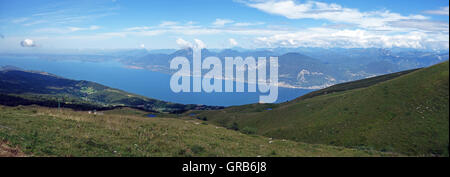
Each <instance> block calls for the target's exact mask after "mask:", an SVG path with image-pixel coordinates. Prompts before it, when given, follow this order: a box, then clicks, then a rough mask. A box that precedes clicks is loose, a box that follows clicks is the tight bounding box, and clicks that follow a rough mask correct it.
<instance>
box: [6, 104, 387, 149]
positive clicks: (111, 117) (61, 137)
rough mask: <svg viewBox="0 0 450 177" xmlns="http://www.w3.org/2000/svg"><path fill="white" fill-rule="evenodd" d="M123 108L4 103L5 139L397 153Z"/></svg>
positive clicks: (24, 143) (21, 143)
mask: <svg viewBox="0 0 450 177" xmlns="http://www.w3.org/2000/svg"><path fill="white" fill-rule="evenodd" d="M143 115H145V112H141V111H137V110H131V109H121V110H113V111H108V112H105V113H104V114H103V115H93V114H88V113H87V112H78V111H73V110H69V109H63V110H61V111H58V110H57V109H53V108H44V107H38V106H26V107H24V106H18V107H5V106H0V125H1V126H0V140H1V141H3V142H9V144H10V145H11V146H14V147H20V149H21V150H22V151H23V152H25V153H26V154H28V155H31V156H131V157H133V156H253V157H255V156H392V155H396V154H387V153H381V152H376V151H363V150H355V149H347V148H341V147H334V146H326V145H311V144H305V143H299V142H293V141H288V140H272V139H269V138H267V137H262V136H256V135H246V134H241V133H239V132H237V131H232V130H228V129H225V128H221V127H216V126H214V125H208V124H206V123H204V122H203V123H202V122H200V121H197V120H193V119H188V118H184V119H172V118H146V117H144V116H143Z"/></svg>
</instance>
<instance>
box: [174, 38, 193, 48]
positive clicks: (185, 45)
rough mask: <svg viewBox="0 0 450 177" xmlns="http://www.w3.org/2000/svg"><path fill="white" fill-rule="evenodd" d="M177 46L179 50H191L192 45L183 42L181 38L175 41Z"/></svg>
mask: <svg viewBox="0 0 450 177" xmlns="http://www.w3.org/2000/svg"><path fill="white" fill-rule="evenodd" d="M176 42H177V45H178V46H180V48H183V49H186V48H192V43H190V42H188V41H185V40H184V39H182V38H178V39H177V41H176Z"/></svg>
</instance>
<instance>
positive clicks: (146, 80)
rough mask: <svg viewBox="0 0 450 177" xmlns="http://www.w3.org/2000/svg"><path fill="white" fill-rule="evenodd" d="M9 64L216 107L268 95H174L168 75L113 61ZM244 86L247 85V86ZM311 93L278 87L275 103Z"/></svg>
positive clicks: (9, 60) (2, 61) (10, 60)
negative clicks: (128, 66) (125, 65)
mask: <svg viewBox="0 0 450 177" xmlns="http://www.w3.org/2000/svg"><path fill="white" fill-rule="evenodd" d="M4 65H12V66H16V67H20V68H23V69H25V70H37V71H45V72H49V73H52V74H56V75H58V76H62V77H65V78H68V79H75V80H87V81H93V82H97V83H100V84H103V85H106V86H109V87H113V88H117V89H121V90H124V91H127V92H131V93H135V94H139V95H143V96H146V97H150V98H156V99H160V100H164V101H170V102H176V103H182V104H205V105H217V106H231V105H243V104H250V103H257V102H259V96H260V95H267V93H258V92H256V93H249V92H244V93H225V92H222V93H214V92H213V93H205V92H201V93H174V92H172V90H171V89H170V85H169V83H170V77H171V75H169V74H164V73H159V72H154V71H149V70H139V69H130V68H125V67H124V66H123V65H122V64H120V63H119V62H116V61H109V62H84V61H71V60H60V61H50V60H45V59H38V58H31V57H27V58H23V57H1V58H0V66H4ZM246 87H247V84H246ZM311 91H313V90H305V89H291V88H281V87H280V88H279V89H278V92H279V93H278V100H277V102H278V103H279V102H285V101H288V100H292V99H295V98H297V97H299V96H302V95H304V94H307V93H309V92H311Z"/></svg>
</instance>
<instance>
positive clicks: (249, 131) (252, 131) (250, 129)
mask: <svg viewBox="0 0 450 177" xmlns="http://www.w3.org/2000/svg"><path fill="white" fill-rule="evenodd" d="M241 131H242V133H245V134H249V135H251V134H255V133H256V131H257V129H256V128H253V127H244V128H242V130H241Z"/></svg>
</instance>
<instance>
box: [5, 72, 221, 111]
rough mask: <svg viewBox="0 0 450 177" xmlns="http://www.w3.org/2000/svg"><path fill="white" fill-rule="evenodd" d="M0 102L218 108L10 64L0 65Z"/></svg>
mask: <svg viewBox="0 0 450 177" xmlns="http://www.w3.org/2000/svg"><path fill="white" fill-rule="evenodd" d="M0 104H3V105H11V106H16V105H30V104H37V105H42V106H49V107H58V106H62V107H68V108H74V109H80V110H94V109H97V110H102V109H113V108H116V107H124V106H126V107H132V108H138V109H141V110H145V111H153V112H169V113H181V112H184V111H187V110H203V109H220V108H222V107H214V106H205V105H183V104H176V103H170V102H165V101H160V100H156V99H151V98H147V97H144V96H140V95H136V94H132V93H127V92H124V91H122V90H118V89H114V88H110V87H107V86H104V85H101V84H97V83H95V82H90V81H77V80H71V79H66V78H62V77H59V76H56V75H53V74H50V73H46V72H38V71H25V70H22V69H20V68H17V67H13V66H6V67H2V68H0Z"/></svg>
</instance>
